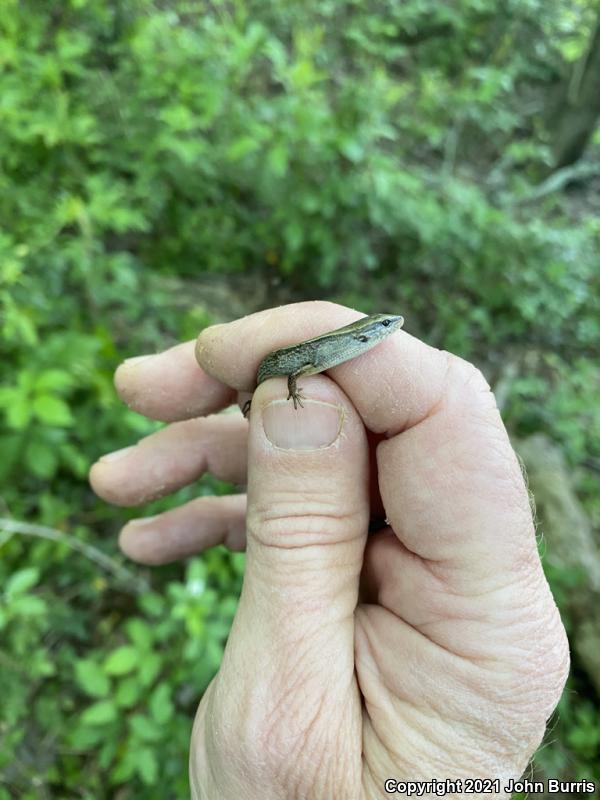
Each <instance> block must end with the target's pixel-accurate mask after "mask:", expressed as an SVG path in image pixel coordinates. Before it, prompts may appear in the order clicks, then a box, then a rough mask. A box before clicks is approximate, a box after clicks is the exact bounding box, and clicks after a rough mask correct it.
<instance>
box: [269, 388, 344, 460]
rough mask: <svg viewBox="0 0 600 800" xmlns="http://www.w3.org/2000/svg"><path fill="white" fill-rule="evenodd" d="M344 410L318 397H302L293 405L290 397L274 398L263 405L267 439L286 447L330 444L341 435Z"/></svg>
mask: <svg viewBox="0 0 600 800" xmlns="http://www.w3.org/2000/svg"><path fill="white" fill-rule="evenodd" d="M343 419H344V410H343V408H342V407H341V406H336V405H333V404H331V403H323V402H321V401H319V400H303V406H302V407H300V408H297V409H296V408H294V404H293V403H291V402H289V401H288V400H273V401H272V402H271V403H269V405H268V406H266V407H265V408H264V409H263V412H262V420H263V428H264V431H265V434H266V436H267V439H268V440H269V441H270V442H271V444H273V445H274V446H275V447H281V448H282V449H283V450H319V449H321V448H323V447H329V446H330V445H332V444H333V443H334V442H335V440H336V439H337V438H338V436H339V435H340V431H341V429H342V422H343Z"/></svg>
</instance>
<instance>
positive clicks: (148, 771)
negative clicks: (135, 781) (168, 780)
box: [136, 747, 158, 786]
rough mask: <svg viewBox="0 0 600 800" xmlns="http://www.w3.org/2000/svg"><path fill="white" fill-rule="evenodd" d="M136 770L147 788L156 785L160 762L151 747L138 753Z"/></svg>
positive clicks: (142, 748) (141, 749)
mask: <svg viewBox="0 0 600 800" xmlns="http://www.w3.org/2000/svg"><path fill="white" fill-rule="evenodd" d="M136 769H137V772H138V775H139V776H140V778H141V779H142V780H143V782H144V783H145V784H146V785H147V786H152V785H153V784H155V783H156V778H157V776H158V762H157V760H156V756H155V755H154V751H153V750H150V748H149V747H141V748H140V749H139V750H138V751H137V758H136Z"/></svg>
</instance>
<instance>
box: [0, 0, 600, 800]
mask: <svg viewBox="0 0 600 800" xmlns="http://www.w3.org/2000/svg"><path fill="white" fill-rule="evenodd" d="M549 9H550V7H549V4H548V0H503V2H501V3H498V2H496V1H495V0H457V1H456V2H454V3H451V4H448V3H444V2H441V0H405V2H402V3H394V2H391V0H385V2H383V3H379V4H376V5H373V4H365V3H362V2H359V1H358V0H343V2H339V1H338V0H335V1H334V0H323V1H322V2H320V3H319V4H318V6H316V5H311V4H301V3H297V2H293V3H283V2H273V1H272V2H269V3H267V2H259V0H234V1H233V2H225V0H215V2H213V3H211V4H207V3H204V2H189V1H188V0H173V1H172V2H169V3H168V4H160V3H157V2H151V0H119V1H118V2H113V3H106V2H103V0H86V2H84V1H83V0H57V1H56V2H53V3H51V4H48V3H42V2H40V1H39V0H31V2H28V3H21V2H17V0H7V2H5V4H4V8H3V12H4V13H2V15H0V224H1V228H0V453H1V454H2V457H1V458H0V485H1V500H2V505H3V508H4V509H5V512H3V513H4V515H5V516H8V515H9V514H10V515H11V516H13V517H15V518H17V519H24V520H27V521H31V522H38V523H42V524H45V525H47V526H50V527H52V528H54V529H56V530H57V531H59V532H62V533H63V534H64V535H65V537H66V538H65V539H64V540H59V541H49V540H44V539H35V540H34V539H30V538H27V539H26V538H24V536H23V535H21V534H14V533H13V534H10V533H8V532H5V533H3V534H2V538H1V539H0V544H1V547H2V559H1V560H0V585H1V586H2V587H3V588H2V596H1V602H0V634H1V635H2V642H3V645H2V652H0V673H1V674H0V678H1V680H2V687H3V698H4V699H3V708H2V717H1V721H0V771H1V774H2V775H3V778H4V781H5V786H6V787H7V789H6V791H5V790H4V788H0V800H2V798H3V797H4V796H7V797H8V796H11V797H12V796H19V797H24V798H28V797H38V796H39V794H37V793H35V792H34V791H33V789H32V788H31V787H33V786H36V785H38V784H40V785H44V786H47V787H50V788H49V793H51V794H56V796H67V795H69V794H70V795H75V794H80V793H81V792H83V793H84V796H90V797H103V796H109V795H110V793H111V792H112V793H114V794H115V795H116V793H117V791H118V793H119V797H121V798H123V799H124V800H126V798H128V797H135V798H141V800H144V798H158V797H160V798H164V797H187V796H188V788H187V781H186V772H187V768H186V759H187V749H188V742H189V733H190V725H191V720H192V717H193V713H194V708H195V705H196V703H197V701H198V699H199V696H200V694H201V693H202V691H203V690H204V688H205V687H206V685H207V684H208V682H209V680H210V678H211V676H212V674H213V673H214V671H215V670H216V668H217V666H218V663H219V658H220V654H221V650H222V645H223V641H224V639H225V636H226V634H227V630H228V626H229V623H230V620H231V618H232V614H233V609H234V604H235V597H236V594H237V591H238V590H239V580H240V574H241V565H240V562H239V559H238V558H237V557H231V556H229V555H227V554H225V553H223V552H221V551H218V550H217V551H215V552H211V553H208V554H206V555H205V556H204V557H203V558H202V559H193V560H192V561H190V562H189V564H188V565H187V566H186V567H185V571H184V567H182V566H178V567H167V568H164V569H161V570H155V571H153V573H152V575H151V576H150V575H149V574H148V575H147V578H145V579H147V580H148V581H150V583H151V585H150V588H149V589H148V590H146V591H145V592H143V593H141V594H140V593H139V592H138V591H137V589H136V588H134V586H133V583H134V582H133V581H131V582H130V584H129V585H128V584H127V580H126V579H117V577H116V575H117V574H118V572H119V570H118V569H117V567H119V565H121V567H122V560H121V559H120V557H119V556H118V555H116V543H115V538H116V537H115V535H114V534H115V533H116V531H117V530H118V528H119V527H121V526H122V525H123V523H124V522H125V520H126V519H128V518H129V516H130V512H123V511H116V510H111V509H109V508H107V507H106V506H105V505H104V504H102V503H99V502H98V501H95V500H94V499H93V498H92V497H91V495H90V492H89V490H88V489H87V487H86V484H85V478H86V473H87V470H88V468H89V465H90V464H91V463H92V461H93V460H94V459H95V458H97V457H98V455H99V454H100V453H102V452H105V451H108V450H112V449H117V448H118V447H122V446H125V445H126V444H128V443H129V442H130V441H131V440H132V439H134V438H139V437H141V436H144V435H146V434H147V433H149V432H151V431H152V430H154V429H155V428H156V425H155V424H154V423H151V422H149V421H146V420H143V419H141V418H139V417H136V416H135V415H134V414H132V413H131V412H129V411H128V410H127V409H125V408H123V407H122V406H121V404H120V403H119V402H118V401H117V399H116V397H115V393H114V388H113V384H112V373H113V370H114V368H115V366H116V364H118V362H119V361H120V360H121V359H122V358H123V357H125V356H127V355H133V354H136V353H140V352H152V351H153V350H158V349H165V348H166V347H168V346H169V345H171V344H174V343H175V342H177V341H180V340H182V339H187V338H192V337H193V336H194V335H195V334H196V333H197V331H198V330H199V329H200V328H202V327H203V326H204V325H206V324H209V323H210V322H211V321H212V318H213V315H214V316H216V315H215V314H214V309H213V308H212V307H210V308H207V307H206V305H205V302H204V300H203V297H202V289H198V288H197V287H196V285H195V281H196V280H197V278H198V275H199V273H213V274H215V275H220V276H223V275H224V274H228V275H229V276H230V280H231V281H232V283H233V284H234V285H235V281H236V277H237V276H238V275H241V273H242V272H246V271H248V270H251V271H252V273H253V275H254V277H255V279H256V281H257V282H259V281H260V282H261V283H262V284H268V285H277V286H280V287H284V288H285V292H284V297H283V299H288V298H289V297H293V298H294V299H297V298H302V297H309V298H312V297H315V296H328V297H331V296H335V298H336V299H339V300H341V301H345V302H349V303H351V304H356V305H357V306H359V307H361V308H362V309H363V310H364V311H369V310H386V306H390V305H391V306H394V307H398V308H400V310H401V311H402V312H403V313H405V316H406V317H407V328H408V329H409V330H410V331H411V332H413V333H416V334H417V335H422V336H423V337H424V338H425V339H426V340H427V341H429V342H431V343H432V344H434V345H436V346H443V347H446V348H448V349H451V350H454V351H456V352H458V353H460V354H462V355H464V356H467V357H470V358H473V359H475V360H477V361H480V362H482V363H485V364H486V365H488V366H489V370H490V372H491V373H492V374H493V375H494V376H496V375H500V376H501V375H502V371H503V367H504V362H505V361H506V360H508V359H509V358H513V357H514V360H515V362H516V363H517V365H518V374H517V376H516V378H515V379H514V380H513V381H512V382H511V385H510V389H509V391H508V393H507V399H506V406H505V416H506V418H507V420H508V422H509V424H510V427H511V429H512V430H515V431H516V432H518V433H519V434H527V433H530V432H534V431H539V430H543V431H545V432H547V433H548V434H550V435H551V436H552V437H554V438H555V439H556V440H558V441H560V443H561V444H562V446H563V447H564V449H565V452H566V453H567V456H568V458H569V460H570V462H571V463H572V464H573V465H574V466H577V465H582V464H585V463H586V462H589V461H592V462H594V463H600V411H599V410H598V403H597V396H598V388H599V377H598V366H597V363H596V362H595V361H594V359H593V356H594V352H597V343H598V339H599V336H600V322H599V320H600V313H599V312H600V308H599V304H600V301H599V297H600V256H599V255H598V254H599V252H600V247H599V244H600V225H599V224H598V218H597V213H595V212H594V209H593V204H592V203H590V204H587V203H586V202H585V199H584V201H583V202H579V201H578V200H577V199H576V200H575V202H573V203H572V202H571V197H570V195H569V194H566V193H564V192H563V193H559V192H554V193H550V194H548V195H547V196H546V197H544V198H542V199H540V200H537V201H532V199H531V197H532V188H533V185H534V184H536V183H538V182H539V181H540V180H542V179H543V178H544V176H545V175H546V173H547V170H548V166H549V163H550V158H551V157H550V153H551V149H552V142H551V131H550V130H549V129H548V128H547V127H546V124H545V115H544V114H542V113H540V111H541V109H543V107H544V106H545V105H546V103H547V102H550V100H549V95H550V94H551V92H552V91H553V89H554V87H555V85H556V84H557V82H558V81H559V80H560V79H561V77H562V76H564V75H565V74H566V73H567V71H568V68H569V67H570V65H571V64H572V63H573V62H575V61H576V60H577V59H578V58H580V57H581V55H582V54H583V53H584V52H585V48H586V46H587V42H588V39H589V33H590V31H591V29H592V26H593V24H594V19H595V13H596V10H595V7H594V6H593V4H592V3H589V2H587V1H586V0H578V2H575V3H573V2H568V3H567V2H566V0H560V2H558V3H554V4H553V5H552V8H551V13H549ZM595 142H596V146H597V144H598V139H597V136H596V138H595ZM582 194H584V193H582ZM588 206H589V207H588ZM170 281H171V283H170ZM171 287H174V288H171ZM276 300H281V296H280V295H278V296H277V298H276ZM226 490H227V487H224V486H222V485H219V484H218V483H216V482H215V481H210V480H204V481H203V482H202V483H201V485H200V486H197V487H194V488H192V489H190V490H186V491H183V492H181V493H179V495H178V496H177V497H174V498H172V499H170V500H164V501H160V502H157V503H154V504H152V505H151V508H150V509H149V510H148V513H157V512H159V511H161V510H164V509H165V508H167V507H169V505H173V504H175V503H177V502H180V501H181V500H182V499H188V498H190V497H193V496H195V495H197V494H199V493H200V494H202V493H220V492H224V491H226ZM580 490H581V494H582V496H583V498H584V500H585V501H586V503H587V507H588V509H590V511H591V513H592V516H593V518H595V519H600V505H599V503H600V501H599V499H598V491H597V480H595V478H594V476H591V477H590V474H587V473H586V476H585V477H583V478H582V479H581V481H580ZM107 532H108V533H109V535H108V536H107ZM69 537H70V539H71V540H73V539H76V540H77V541H78V542H81V543H84V544H89V545H93V546H94V547H96V548H99V549H100V551H101V553H102V554H103V555H105V556H108V558H109V559H112V561H113V562H114V564H115V569H114V570H113V572H105V571H104V568H105V566H106V564H105V563H104V562H102V559H100V562H102V564H103V566H101V565H100V564H99V563H98V562H94V561H90V560H89V559H88V558H86V557H85V556H84V555H83V554H82V553H81V551H80V552H76V551H74V550H73V548H72V546H70V545H69V544H68V542H69ZM109 563H110V562H109ZM136 571H137V572H141V570H139V569H137V568H136ZM144 574H145V575H146V572H144ZM549 577H550V580H551V581H552V583H553V586H554V587H555V589H556V592H557V596H558V597H559V599H560V600H563V599H565V598H566V597H567V596H568V593H569V591H570V588H571V584H570V583H569V581H570V580H571V577H572V576H568V575H566V574H562V573H561V574H551V575H550V576H549ZM216 609H218V612H217V610H216ZM574 685H575V688H576V689H577V690H578V692H579V694H575V693H573V694H568V695H566V698H565V699H564V700H563V704H562V712H561V723H560V729H559V730H560V744H559V746H556V747H553V748H552V747H549V748H544V749H543V750H542V751H541V754H540V757H539V758H540V763H543V764H546V765H551V766H552V769H553V770H554V774H557V773H558V772H559V770H561V769H563V768H564V769H569V766H568V765H569V764H570V765H573V764H574V765H575V766H576V768H577V770H579V771H580V772H583V771H585V770H586V769H587V770H588V772H589V773H590V774H591V773H592V772H593V771H594V770H596V771H598V769H600V767H599V766H598V758H597V740H598V735H597V731H598V720H599V719H600V715H599V713H598V707H597V705H594V704H593V703H589V702H588V701H587V700H585V699H581V698H582V697H583V698H584V696H585V694H586V692H587V687H586V686H585V685H583V684H581V685H580V684H579V683H577V682H576V683H575V684H574ZM588 693H589V692H588ZM552 759H554V761H553V760H552ZM561 759H562V760H561ZM548 768H549V769H550V767H548ZM551 773H552V770H551ZM571 776H572V775H571ZM107 786H108V787H110V789H108V790H107V789H106V787H107ZM82 787H85V789H83V788H82ZM117 787H118V789H117ZM107 792H108V795H107Z"/></svg>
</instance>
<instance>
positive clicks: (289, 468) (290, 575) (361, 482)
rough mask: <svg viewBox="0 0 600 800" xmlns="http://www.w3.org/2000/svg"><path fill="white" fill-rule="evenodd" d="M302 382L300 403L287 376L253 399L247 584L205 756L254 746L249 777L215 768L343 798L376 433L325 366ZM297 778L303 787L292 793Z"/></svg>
mask: <svg viewBox="0 0 600 800" xmlns="http://www.w3.org/2000/svg"><path fill="white" fill-rule="evenodd" d="M302 389H303V394H304V399H303V404H304V405H303V408H299V409H298V410H294V407H293V405H292V403H290V402H288V401H285V400H282V395H283V397H285V394H284V392H285V390H286V387H285V382H284V381H283V380H281V379H273V380H269V381H266V382H265V383H263V384H261V385H260V386H259V388H258V389H257V390H256V392H255V394H254V397H253V400H252V409H251V412H250V432H249V443H248V448H249V450H248V512H247V556H246V572H245V576H244V586H243V589H242V595H241V598H240V603H239V606H238V610H237V613H236V616H235V619H234V622H233V626H232V629H231V632H230V635H229V639H228V642H227V646H226V648H225V652H224V655H223V660H222V663H221V668H220V670H219V673H218V675H217V677H216V679H215V681H214V682H213V683H212V684H211V686H210V688H209V690H208V691H207V693H206V694H205V696H204V698H203V700H202V704H201V706H200V709H199V712H198V717H197V720H196V729H195V730H196V734H195V736H196V741H197V742H198V743H199V745H198V746H197V748H196V749H195V751H194V752H197V753H199V754H200V755H199V756H198V760H199V763H201V764H203V763H204V762H201V761H200V760H201V759H202V758H204V756H203V755H202V754H203V753H205V752H206V751H207V750H211V751H212V752H214V753H216V754H217V757H218V754H219V753H220V752H225V753H230V752H232V751H233V752H236V753H237V752H242V753H244V770H243V776H242V775H241V772H239V771H236V762H235V759H230V758H227V757H224V758H223V761H222V762H217V766H216V767H215V766H214V764H213V769H215V770H216V771H217V772H218V773H219V774H221V767H222V772H223V774H226V775H227V776H228V780H230V781H231V782H232V786H236V787H239V785H243V786H244V791H243V794H244V796H246V797H283V796H285V797H289V796H291V795H292V794H293V796H294V797H315V798H316V797H326V796H327V797H329V796H331V791H330V789H331V787H332V786H334V787H335V795H336V797H350V796H354V791H355V786H356V784H357V781H358V782H359V781H360V777H359V774H358V773H357V771H356V770H357V769H359V768H360V764H361V746H362V737H361V735H360V731H361V724H362V722H361V703H360V695H359V692H358V687H357V684H356V679H355V673H354V610H355V607H356V602H357V597H358V583H359V575H360V571H361V566H362V555H363V548H364V544H365V539H366V531H367V525H368V514H369V486H368V448H367V439H366V434H365V430H364V427H363V425H362V422H361V420H360V418H359V417H358V415H357V413H356V411H355V410H354V408H353V407H352V404H351V403H350V401H349V400H348V399H347V397H346V396H345V395H344V394H343V392H342V391H341V390H340V389H339V387H338V386H337V385H336V384H335V383H333V382H332V381H331V380H329V379H328V378H325V377H323V376H315V377H313V378H309V379H303V380H302ZM203 737H204V739H203ZM203 741H205V742H206V744H202V742H203ZM248 764H251V765H254V766H253V769H252V770H250V773H249V770H248V766H247V765H248ZM197 769H198V770H199V771H200V770H202V769H204V766H200V767H197ZM286 769H289V770H291V773H290V774H286V772H285V770H286ZM273 780H275V782H276V783H275V788H274V789H273V791H272V792H271V789H270V787H271V783H270V782H271V781H273ZM240 781H241V782H242V783H240ZM288 784H289V785H291V786H295V787H296V790H295V791H286V792H283V793H282V789H281V786H282V785H283V786H288ZM316 787H321V789H320V790H319V791H317V788H316ZM323 787H325V788H323ZM324 792H326V793H324Z"/></svg>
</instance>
